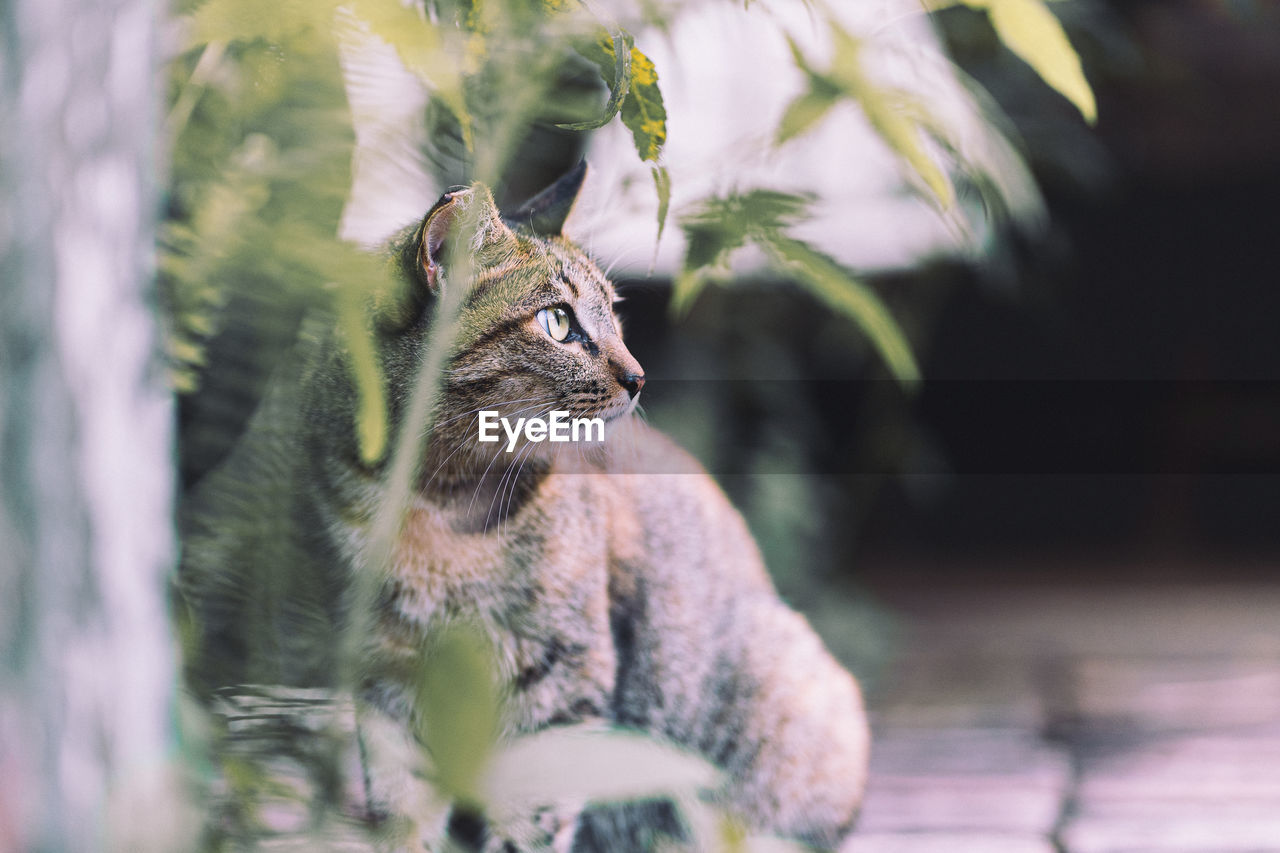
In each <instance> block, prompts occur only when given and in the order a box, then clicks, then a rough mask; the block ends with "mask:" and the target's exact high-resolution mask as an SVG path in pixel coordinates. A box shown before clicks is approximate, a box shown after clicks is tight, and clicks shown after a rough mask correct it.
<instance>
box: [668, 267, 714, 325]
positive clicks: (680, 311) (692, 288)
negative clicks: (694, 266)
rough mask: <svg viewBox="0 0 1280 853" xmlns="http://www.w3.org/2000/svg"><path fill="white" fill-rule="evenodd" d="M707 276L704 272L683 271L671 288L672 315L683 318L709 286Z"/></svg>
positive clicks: (677, 275)
mask: <svg viewBox="0 0 1280 853" xmlns="http://www.w3.org/2000/svg"><path fill="white" fill-rule="evenodd" d="M707 279H708V276H707V274H706V273H705V272H704V271H702V270H681V271H680V272H679V273H677V274H676V277H675V281H674V282H672V286H671V314H672V315H673V316H675V317H683V316H684V315H685V314H686V313H688V311H689V307H690V306H691V305H693V303H694V302H695V301H696V300H697V298H698V294H700V293H702V290H703V288H704V287H706V286H707Z"/></svg>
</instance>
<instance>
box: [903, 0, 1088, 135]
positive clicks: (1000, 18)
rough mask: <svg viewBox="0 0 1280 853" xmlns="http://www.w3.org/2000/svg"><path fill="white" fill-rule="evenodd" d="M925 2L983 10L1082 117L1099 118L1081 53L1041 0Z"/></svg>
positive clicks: (1011, 45)
mask: <svg viewBox="0 0 1280 853" xmlns="http://www.w3.org/2000/svg"><path fill="white" fill-rule="evenodd" d="M925 5H926V6H927V7H928V8H930V9H933V10H939V9H944V8H946V7H948V6H954V5H964V6H968V7H969V8H971V9H981V10H985V11H986V12H987V15H988V16H989V17H990V19H991V26H992V27H993V28H994V29H995V31H996V35H997V36H999V38H1000V40H1001V41H1002V42H1004V44H1005V46H1006V47H1008V48H1009V50H1011V51H1013V53H1015V54H1017V56H1018V57H1019V58H1020V59H1022V61H1023V62H1025V63H1027V65H1030V66H1031V67H1032V69H1034V70H1035V72H1036V73H1037V74H1039V75H1040V77H1041V78H1042V79H1043V80H1044V82H1046V83H1048V84H1049V85H1050V86H1052V87H1053V88H1054V89H1056V90H1057V91H1058V93H1059V94H1061V95H1062V96H1063V97H1064V98H1066V99H1067V100H1069V101H1070V102H1071V103H1072V104H1074V105H1075V106H1076V109H1078V110H1080V114H1081V115H1082V116H1084V119H1085V121H1087V122H1089V124H1093V123H1094V122H1096V121H1097V120H1098V105H1097V102H1096V101H1095V100H1094V97H1093V88H1092V87H1091V86H1090V85H1089V81H1088V80H1087V79H1085V76H1084V69H1082V68H1081V67H1080V56H1079V54H1077V53H1076V50H1075V48H1073V47H1072V46H1071V42H1070V40H1069V39H1068V38H1067V34H1066V32H1065V31H1064V30H1063V29H1062V24H1061V23H1059V22H1058V19H1057V17H1055V16H1054V14H1053V12H1051V11H1050V10H1049V7H1048V5H1046V4H1045V3H1044V2H1043V0H925Z"/></svg>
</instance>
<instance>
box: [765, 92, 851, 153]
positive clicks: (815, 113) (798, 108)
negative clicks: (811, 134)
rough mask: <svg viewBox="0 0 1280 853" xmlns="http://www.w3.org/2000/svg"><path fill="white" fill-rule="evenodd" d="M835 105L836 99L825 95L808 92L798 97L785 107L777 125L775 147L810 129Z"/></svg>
mask: <svg viewBox="0 0 1280 853" xmlns="http://www.w3.org/2000/svg"><path fill="white" fill-rule="evenodd" d="M835 104H836V97H835V96H834V95H831V94H827V93H820V92H815V91H812V90H810V91H808V92H805V93H804V94H802V95H799V96H798V97H797V98H796V99H795V100H794V101H792V102H791V104H790V105H789V106H788V107H787V111H786V112H785V113H783V114H782V121H781V122H780V123H779V124H778V136H777V138H776V140H775V141H774V144H775V145H781V144H782V143H784V142H786V141H787V140H789V139H794V138H795V137H797V136H800V135H801V134H803V133H805V132H806V131H808V130H809V129H810V128H811V127H813V126H814V125H815V124H817V123H818V122H819V121H821V120H822V118H823V116H825V115H826V114H827V111H828V110H830V109H831V108H832V107H833V106H835Z"/></svg>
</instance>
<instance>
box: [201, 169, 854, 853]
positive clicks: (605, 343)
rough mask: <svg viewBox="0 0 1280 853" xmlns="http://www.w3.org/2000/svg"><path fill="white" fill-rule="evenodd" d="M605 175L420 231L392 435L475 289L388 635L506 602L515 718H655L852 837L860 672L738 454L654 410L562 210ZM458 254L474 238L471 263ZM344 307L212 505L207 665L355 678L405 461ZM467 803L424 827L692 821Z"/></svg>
mask: <svg viewBox="0 0 1280 853" xmlns="http://www.w3.org/2000/svg"><path fill="white" fill-rule="evenodd" d="M581 180H582V170H581V169H579V170H576V171H575V172H574V173H572V174H571V175H569V176H567V177H566V178H565V179H562V181H561V183H560V184H558V185H557V186H556V187H553V188H552V190H551V191H549V192H548V193H545V194H544V195H543V196H542V197H540V199H539V200H537V201H536V202H535V203H534V204H533V205H531V206H529V207H527V208H526V209H524V210H522V211H521V212H520V213H519V214H517V215H516V216H515V217H513V218H512V219H507V220H504V219H503V218H502V216H501V215H500V214H499V212H498V211H497V209H496V208H495V206H494V204H493V200H492V197H491V194H490V192H489V191H488V189H486V188H485V187H484V186H482V185H480V184H476V185H473V186H471V187H469V188H465V189H461V190H456V191H453V192H449V193H447V194H446V195H444V196H443V197H442V198H441V199H440V201H439V202H438V203H437V204H436V205H435V206H434V207H433V208H432V209H431V211H430V212H429V213H428V214H427V216H426V217H425V219H424V220H423V221H422V222H421V223H419V224H418V225H415V226H413V227H411V228H409V229H407V230H406V231H405V232H404V233H403V234H402V235H401V237H400V238H399V239H398V240H397V241H396V243H395V245H394V247H393V252H394V257H395V258H396V259H397V260H396V263H397V264H398V265H399V266H400V267H401V268H402V271H403V277H404V280H405V283H406V290H405V295H404V297H403V298H402V299H400V300H399V301H397V302H396V303H395V304H393V305H390V306H388V305H385V304H384V305H382V306H381V307H380V309H379V312H380V313H379V314H378V318H377V322H376V329H377V338H378V347H379V357H380V360H381V365H382V368H383V375H384V376H385V377H386V382H387V391H388V394H387V399H388V401H389V408H390V410H391V423H392V427H393V431H397V432H398V430H402V429H412V428H414V425H412V424H405V423H403V422H402V421H403V420H404V418H405V411H406V406H407V400H408V399H409V396H410V389H411V388H412V387H413V384H414V383H415V381H416V377H417V373H418V368H419V363H420V361H421V359H422V356H423V350H424V341H425V340H426V337H427V332H428V327H429V325H430V322H431V315H432V311H431V308H432V306H433V303H434V302H435V301H436V300H437V298H438V297H439V296H440V294H441V293H442V292H443V290H444V289H447V288H466V293H465V301H464V303H463V307H462V308H461V313H460V318H459V321H458V330H459V331H458V334H457V337H456V340H455V343H454V346H453V349H452V355H451V358H450V361H449V364H448V368H447V370H446V371H445V374H444V379H443V386H442V389H441V392H440V395H439V398H438V399H439V402H438V409H437V411H436V412H435V418H434V423H435V424H436V426H435V428H434V430H433V431H432V433H431V434H430V436H424V437H423V440H424V444H425V450H424V457H423V458H422V460H421V462H422V464H421V466H420V470H421V472H422V474H421V477H420V478H419V479H418V480H417V482H416V487H415V489H414V494H413V497H412V500H411V504H410V506H409V508H408V510H407V513H406V516H405V519H404V523H403V525H402V527H401V528H400V532H399V535H398V538H397V540H396V542H395V546H394V549H393V550H394V553H393V557H392V568H391V571H390V577H389V579H388V581H387V583H386V584H385V587H384V589H383V592H382V596H381V599H380V602H379V609H378V615H377V619H376V620H375V621H376V626H375V629H374V631H375V633H376V635H377V636H376V637H374V638H371V645H372V646H373V647H375V648H376V649H380V650H381V651H380V652H379V653H380V654H384V655H388V656H395V655H401V656H404V655H408V656H409V657H410V658H411V659H412V656H413V655H416V654H419V653H420V649H421V647H422V644H423V642H424V639H423V638H426V637H429V636H431V634H432V631H433V630H434V629H435V628H437V627H438V626H440V625H443V624H446V623H450V622H455V621H458V620H467V621H469V622H471V623H473V624H479V625H481V626H483V628H484V629H485V631H486V632H487V633H488V634H489V635H490V636H491V637H492V640H493V642H494V643H495V644H496V646H497V649H498V654H497V655H496V658H497V660H498V665H499V666H500V668H501V669H502V673H501V677H502V679H503V680H504V682H505V684H506V687H507V690H508V694H509V708H508V712H509V714H510V726H509V728H510V730H511V732H512V733H520V732H531V731H536V730H539V729H543V728H545V727H549V726H556V725H562V724H567V723H572V722H581V721H588V722H589V721H600V722H602V723H606V724H612V725H617V726H623V727H628V728H631V729H637V730H641V731H644V732H647V733H650V734H652V735H654V736H656V737H658V738H660V739H664V740H665V741H667V742H669V743H673V744H676V745H679V746H682V747H685V748H688V749H690V750H693V751H695V752H696V753H698V754H701V755H702V756H705V757H706V758H707V759H708V760H710V761H711V762H712V763H714V764H715V765H716V766H718V767H719V768H721V769H722V770H723V771H724V776H725V778H726V779H727V780H728V782H727V783H726V788H725V790H724V791H722V792H720V799H721V800H722V801H723V802H724V803H726V804H727V806H728V808H729V809H730V810H731V811H732V812H733V813H734V814H736V815H737V816H739V817H740V818H741V819H742V820H743V821H745V823H746V824H747V825H748V826H749V827H753V828H755V829H758V830H760V831H763V832H767V833H773V834H779V835H782V836H787V837H790V838H794V839H798V840H801V841H804V842H806V843H809V844H812V845H815V846H818V847H823V848H827V847H833V846H836V845H838V844H839V843H840V841H841V840H842V839H843V838H844V837H845V836H846V835H847V834H848V832H849V831H850V828H851V826H852V824H853V822H854V819H855V816H856V813H857V810H858V806H859V802H860V799H861V794H862V789H863V785H864V780H865V772H866V771H865V768H866V760H867V751H868V734H867V725H866V720H865V715H864V711H863V708H862V701H861V696H860V693H859V689H858V687H857V684H856V683H855V681H854V679H853V678H852V677H851V676H850V675H849V674H848V673H847V672H846V671H845V670H844V669H842V668H841V667H840V665H839V664H837V663H836V662H835V660H834V659H833V658H832V657H831V655H830V654H829V653H828V652H827V650H826V649H825V648H824V647H823V645H822V643H821V641H820V640H819V639H818V637H817V636H816V635H815V634H814V632H813V631H812V630H811V628H810V627H809V626H808V624H807V623H806V622H805V620H804V619H803V618H802V617H800V616H799V615H797V614H796V613H795V612H793V611H792V610H790V609H789V608H788V607H787V606H786V605H785V604H783V603H782V601H781V600H780V599H779V598H778V596H777V594H776V592H775V590H774V588H773V586H772V584H771V582H770V580H769V577H768V575H767V574H766V571H765V568H764V566H763V564H762V562H761V557H760V554H759V551H758V550H757V548H756V545H755V543H754V541H753V540H752V537H751V535H750V533H749V532H748V531H747V528H746V526H745V524H744V522H743V520H742V518H741V516H740V515H739V514H738V513H737V512H736V511H735V510H734V509H733V508H732V506H731V505H730V504H729V502H728V500H727V499H726V498H725V496H724V494H723V493H722V492H721V491H720V489H719V488H718V487H717V486H716V484H715V482H714V481H713V480H712V479H711V477H710V476H709V475H707V474H706V473H705V472H704V471H703V470H702V469H701V468H700V467H699V466H698V464H697V463H696V462H695V461H694V460H693V459H692V458H690V457H688V456H687V455H686V454H685V453H684V452H683V451H682V450H680V449H679V448H678V447H676V446H675V445H674V444H673V443H672V442H671V441H670V440H668V439H667V438H665V437H664V436H663V435H661V434H660V433H658V432H656V431H654V430H652V429H650V428H649V427H647V426H646V425H645V424H643V423H642V422H640V421H639V420H638V419H636V418H635V417H633V415H632V410H633V408H634V406H635V403H636V399H637V396H638V395H639V394H640V392H641V389H642V388H643V386H644V383H645V377H644V372H643V370H642V369H641V367H640V365H639V364H638V363H637V362H636V359H635V358H634V357H633V356H632V355H631V353H630V352H629V351H628V350H627V347H626V345H625V344H624V343H623V341H622V333H621V328H620V326H619V323H618V319H617V317H616V316H615V314H614V302H615V301H616V296H615V293H614V289H613V286H612V285H611V284H610V282H609V281H608V280H607V279H606V278H605V276H604V275H603V274H602V273H601V271H600V270H599V269H598V268H597V267H596V266H595V265H594V264H593V263H592V262H591V260H590V259H589V258H588V257H587V256H586V254H584V252H583V251H582V250H581V249H579V248H577V247H576V246H575V245H574V244H572V243H571V242H569V241H567V240H566V239H564V238H563V237H561V236H560V235H559V233H558V232H559V228H560V224H561V223H562V222H563V217H564V214H565V212H566V206H567V204H571V203H572V198H573V197H574V196H575V195H576V192H577V190H578V188H579V187H580V185H581ZM451 250H460V251H463V252H466V256H465V257H466V258H467V260H468V262H469V266H470V270H469V274H468V275H463V274H462V273H461V272H459V271H457V270H455V269H451V268H450V266H451V265H450V262H449V259H450V258H451V257H453V255H451V254H450V252H451ZM331 326H332V322H331V321H329V322H323V321H309V322H308V324H307V326H306V327H305V329H304V336H303V337H304V340H303V343H302V345H300V347H299V352H300V355H299V356H298V362H297V364H295V365H292V366H291V367H287V368H285V369H283V374H282V376H281V377H279V378H278V379H277V380H276V381H275V383H274V386H273V389H272V390H271V392H270V394H269V395H268V398H267V399H266V401H265V402H264V404H263V405H262V406H261V407H260V410H259V411H258V412H257V414H256V415H255V418H254V421H253V423H252V425H251V427H250V430H249V432H248V433H247V436H246V438H245V439H244V440H243V441H242V442H241V445H240V447H239V449H238V450H237V451H236V452H235V453H234V454H233V455H232V457H231V458H230V459H229V460H228V461H227V463H226V464H225V465H224V466H223V467H222V468H221V470H219V471H218V472H216V473H215V474H214V475H212V476H211V477H209V478H207V482H205V483H203V484H202V486H201V488H200V490H199V492H198V493H197V494H196V495H195V496H194V497H193V498H192V499H191V500H190V501H189V504H188V506H187V508H186V511H185V514H184V527H185V530H184V533H185V538H184V541H185V556H184V560H183V565H182V568H181V572H180V579H179V586H180V590H181V592H182V596H181V600H182V601H183V602H184V603H185V605H186V612H188V613H189V615H190V620H189V625H190V631H189V635H190V637H191V638H192V644H193V647H194V648H195V650H196V651H195V653H194V654H193V655H192V656H191V661H192V662H191V665H190V667H189V673H188V675H189V679H190V682H191V683H192V684H193V685H194V686H195V687H197V688H201V689H204V690H212V689H214V688H218V687H223V686H226V685H235V684H242V683H268V684H289V685H299V686H314V685H326V684H330V683H331V682H332V680H333V672H334V670H335V643H334V642H333V638H334V637H335V636H336V635H337V633H338V629H337V626H339V625H341V624H342V621H343V619H344V612H343V609H344V600H345V599H344V592H343V591H344V589H345V588H346V587H347V586H348V583H349V580H350V577H351V572H353V571H356V567H360V566H362V565H365V562H366V560H367V559H368V558H369V554H368V549H369V548H370V547H371V545H370V528H371V525H372V524H373V519H374V513H375V510H376V509H377V507H378V505H379V501H380V500H381V497H382V494H383V490H384V488H385V478H386V470H385V469H386V464H385V463H379V464H368V463H366V462H364V461H362V457H361V454H360V450H359V447H358V445H357V416H356V411H357V396H356V391H355V389H354V387H353V382H352V380H351V378H350V375H351V370H350V365H349V356H348V353H347V350H346V349H345V347H344V346H343V344H342V343H341V340H342V339H341V337H340V336H339V335H337V334H336V332H334V331H333V329H332V328H331ZM482 409H484V410H497V411H499V412H501V413H502V414H503V415H509V416H512V418H513V420H514V417H516V416H521V415H524V416H528V415H533V414H543V415H545V414H546V413H547V412H548V411H551V410H562V411H568V412H571V413H572V414H573V415H575V416H581V417H599V418H602V419H604V420H605V421H606V422H607V424H608V432H609V436H608V439H607V441H606V442H605V443H604V445H603V447H601V448H598V449H595V450H592V449H589V448H584V447H580V446H566V445H562V444H560V445H557V444H550V443H541V444H534V443H529V442H522V443H521V444H520V445H519V447H518V448H517V449H516V450H515V452H514V453H510V454H508V453H507V452H506V447H505V440H504V441H503V442H500V443H498V444H491V443H490V444H485V443H480V442H479V441H478V440H477V434H478V433H477V417H478V412H479V411H480V410H482ZM405 695H407V693H406V692H405V691H404V690H400V689H398V688H397V686H396V685H394V684H385V683H383V684H379V683H376V682H375V681H374V680H373V679H371V680H370V683H369V684H368V685H367V690H366V691H365V698H366V699H367V700H368V701H369V702H370V703H371V704H373V705H375V706H378V707H379V708H380V709H381V713H383V714H384V715H390V716H391V717H393V718H396V719H398V720H402V721H403V720H406V719H407V718H409V717H411V716H412V714H413V711H412V702H411V701H409V700H406V699H404V698H403V697H404V696H405ZM372 772H373V773H374V774H375V775H376V773H377V769H376V767H375V768H374V769H373V771H372ZM620 772H625V771H620ZM372 789H373V790H375V794H374V796H375V798H377V797H381V798H382V799H381V800H380V802H382V803H383V807H385V808H390V809H395V808H410V806H406V805H404V798H403V797H401V804H400V806H396V804H395V802H394V801H395V800H396V798H397V795H396V794H395V793H394V792H393V793H385V794H378V793H376V791H377V790H378V783H377V781H376V780H375V782H374V783H373V784H372ZM447 811H448V810H447V808H446V809H444V810H443V811H440V812H439V813H438V814H432V815H429V816H428V815H419V816H416V818H415V816H412V815H411V816H410V817H411V818H415V819H417V820H418V821H419V822H420V823H422V824H424V826H423V827H422V828H420V830H419V832H420V839H421V840H420V842H418V843H420V844H421V845H423V846H425V847H426V848H427V849H440V848H439V847H438V846H433V845H439V844H441V843H442V842H441V839H443V837H444V836H446V835H447V834H449V833H450V832H452V833H453V835H454V836H459V835H464V836H468V838H467V839H466V840H468V841H470V842H472V843H474V844H476V845H478V846H480V847H483V848H484V849H493V850H517V849H526V848H527V849H556V850H570V849H572V850H602V851H626V850H632V849H650V847H651V846H652V845H653V844H654V843H656V841H657V840H659V839H661V837H662V834H663V833H664V832H667V833H670V834H671V835H674V836H679V835H680V833H681V829H680V826H679V821H678V819H676V818H675V817H674V815H675V812H674V811H673V810H672V809H671V808H669V807H665V806H663V805H662V804H654V803H649V804H646V805H635V806H631V807H629V808H624V807H613V808H605V807H597V806H593V807H591V808H588V809H586V810H573V811H570V812H569V813H566V814H559V815H554V814H553V815H551V816H548V815H547V814H543V815H540V816H538V819H537V820H538V821H539V822H538V823H537V826H538V827H540V829H539V830H538V832H541V833H542V834H541V836H538V837H530V834H529V832H528V831H527V828H526V831H525V832H524V833H523V834H520V833H516V832H514V831H507V830H505V829H504V828H503V827H501V826H496V825H489V826H483V825H481V826H475V825H474V823H475V821H468V820H466V819H465V818H466V816H465V815H462V814H460V813H457V812H456V810H455V814H454V815H453V816H452V818H450V816H449V815H448V813H447ZM517 836H519V837H518V839H517ZM513 839H517V840H514V841H513ZM419 849H421V847H419Z"/></svg>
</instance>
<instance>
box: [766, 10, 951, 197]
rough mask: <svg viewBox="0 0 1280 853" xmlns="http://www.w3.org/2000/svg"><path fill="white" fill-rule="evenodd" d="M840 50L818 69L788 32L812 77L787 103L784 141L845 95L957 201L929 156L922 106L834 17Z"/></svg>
mask: <svg viewBox="0 0 1280 853" xmlns="http://www.w3.org/2000/svg"><path fill="white" fill-rule="evenodd" d="M828 25H829V27H830V28H831V34H832V39H833V41H834V43H835V53H834V55H833V57H832V62H831V68H830V69H829V70H827V71H825V72H821V71H817V70H815V69H814V67H813V65H812V64H811V63H810V62H809V61H808V59H807V58H806V57H805V56H804V53H803V51H801V50H800V47H799V45H798V44H796V42H795V41H794V40H793V39H791V37H790V36H788V37H787V41H788V43H789V44H790V46H791V54H792V56H793V57H794V59H795V62H796V66H797V67H798V68H799V69H800V70H801V71H803V72H804V73H805V74H806V75H807V76H808V78H809V91H808V92H807V93H805V94H802V95H800V96H799V97H798V98H797V99H796V100H795V101H793V102H792V103H791V105H790V106H789V107H788V108H787V112H786V114H785V115H784V116H783V120H782V124H781V126H780V128H779V132H778V143H779V144H781V143H782V142H785V141H787V140H788V139H792V138H794V137H795V136H798V135H799V134H801V133H803V132H804V131H806V130H808V129H810V128H812V127H813V126H814V125H815V124H816V123H817V122H818V121H820V120H821V119H822V118H823V116H825V115H826V113H827V111H828V110H829V109H830V108H831V106H832V105H833V104H834V103H835V101H836V100H838V99H839V98H840V97H848V98H851V99H853V100H854V101H855V102H857V103H858V105H859V106H860V107H861V108H862V112H863V114H864V115H865V116H866V117H867V121H868V122H869V123H870V125H871V127H872V129H873V130H875V132H876V133H877V134H879V136H880V138H881V139H883V140H884V141H885V143H886V144H887V145H888V146H889V147H890V148H891V149H893V151H894V152H895V153H896V154H897V155H898V156H899V157H900V158H902V160H903V161H905V162H906V164H907V165H908V166H909V167H910V168H911V169H912V170H913V171H914V172H915V174H916V175H918V176H919V178H920V180H921V181H922V182H923V183H924V184H925V186H926V187H927V188H928V189H929V192H930V193H932V195H933V197H934V198H935V199H937V201H938V203H939V205H940V206H941V207H943V208H948V207H950V206H951V205H952V204H953V203H954V202H955V191H954V190H953V189H952V187H951V181H950V179H949V178H948V177H947V175H946V173H945V172H944V171H943V170H942V169H941V168H940V167H939V166H938V164H937V163H936V162H934V160H933V158H932V157H931V156H929V153H928V151H927V150H926V149H925V147H924V145H923V142H922V134H923V130H922V128H921V127H920V125H919V124H918V123H917V122H916V121H915V120H914V119H913V115H914V114H915V113H917V112H918V111H919V110H918V108H916V107H913V106H912V105H911V104H912V101H911V99H910V97H909V96H908V95H907V94H906V93H905V92H902V91H899V90H896V89H891V88H888V87H885V86H881V85H879V84H878V83H876V82H874V81H873V80H872V79H871V78H870V77H869V76H868V75H867V74H866V72H865V70H864V68H863V62H862V56H861V53H862V43H861V42H860V41H859V40H858V39H856V38H854V37H853V36H852V35H850V34H849V33H848V32H846V31H845V30H844V29H843V28H841V27H840V26H839V25H837V24H836V23H835V22H834V21H828Z"/></svg>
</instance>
